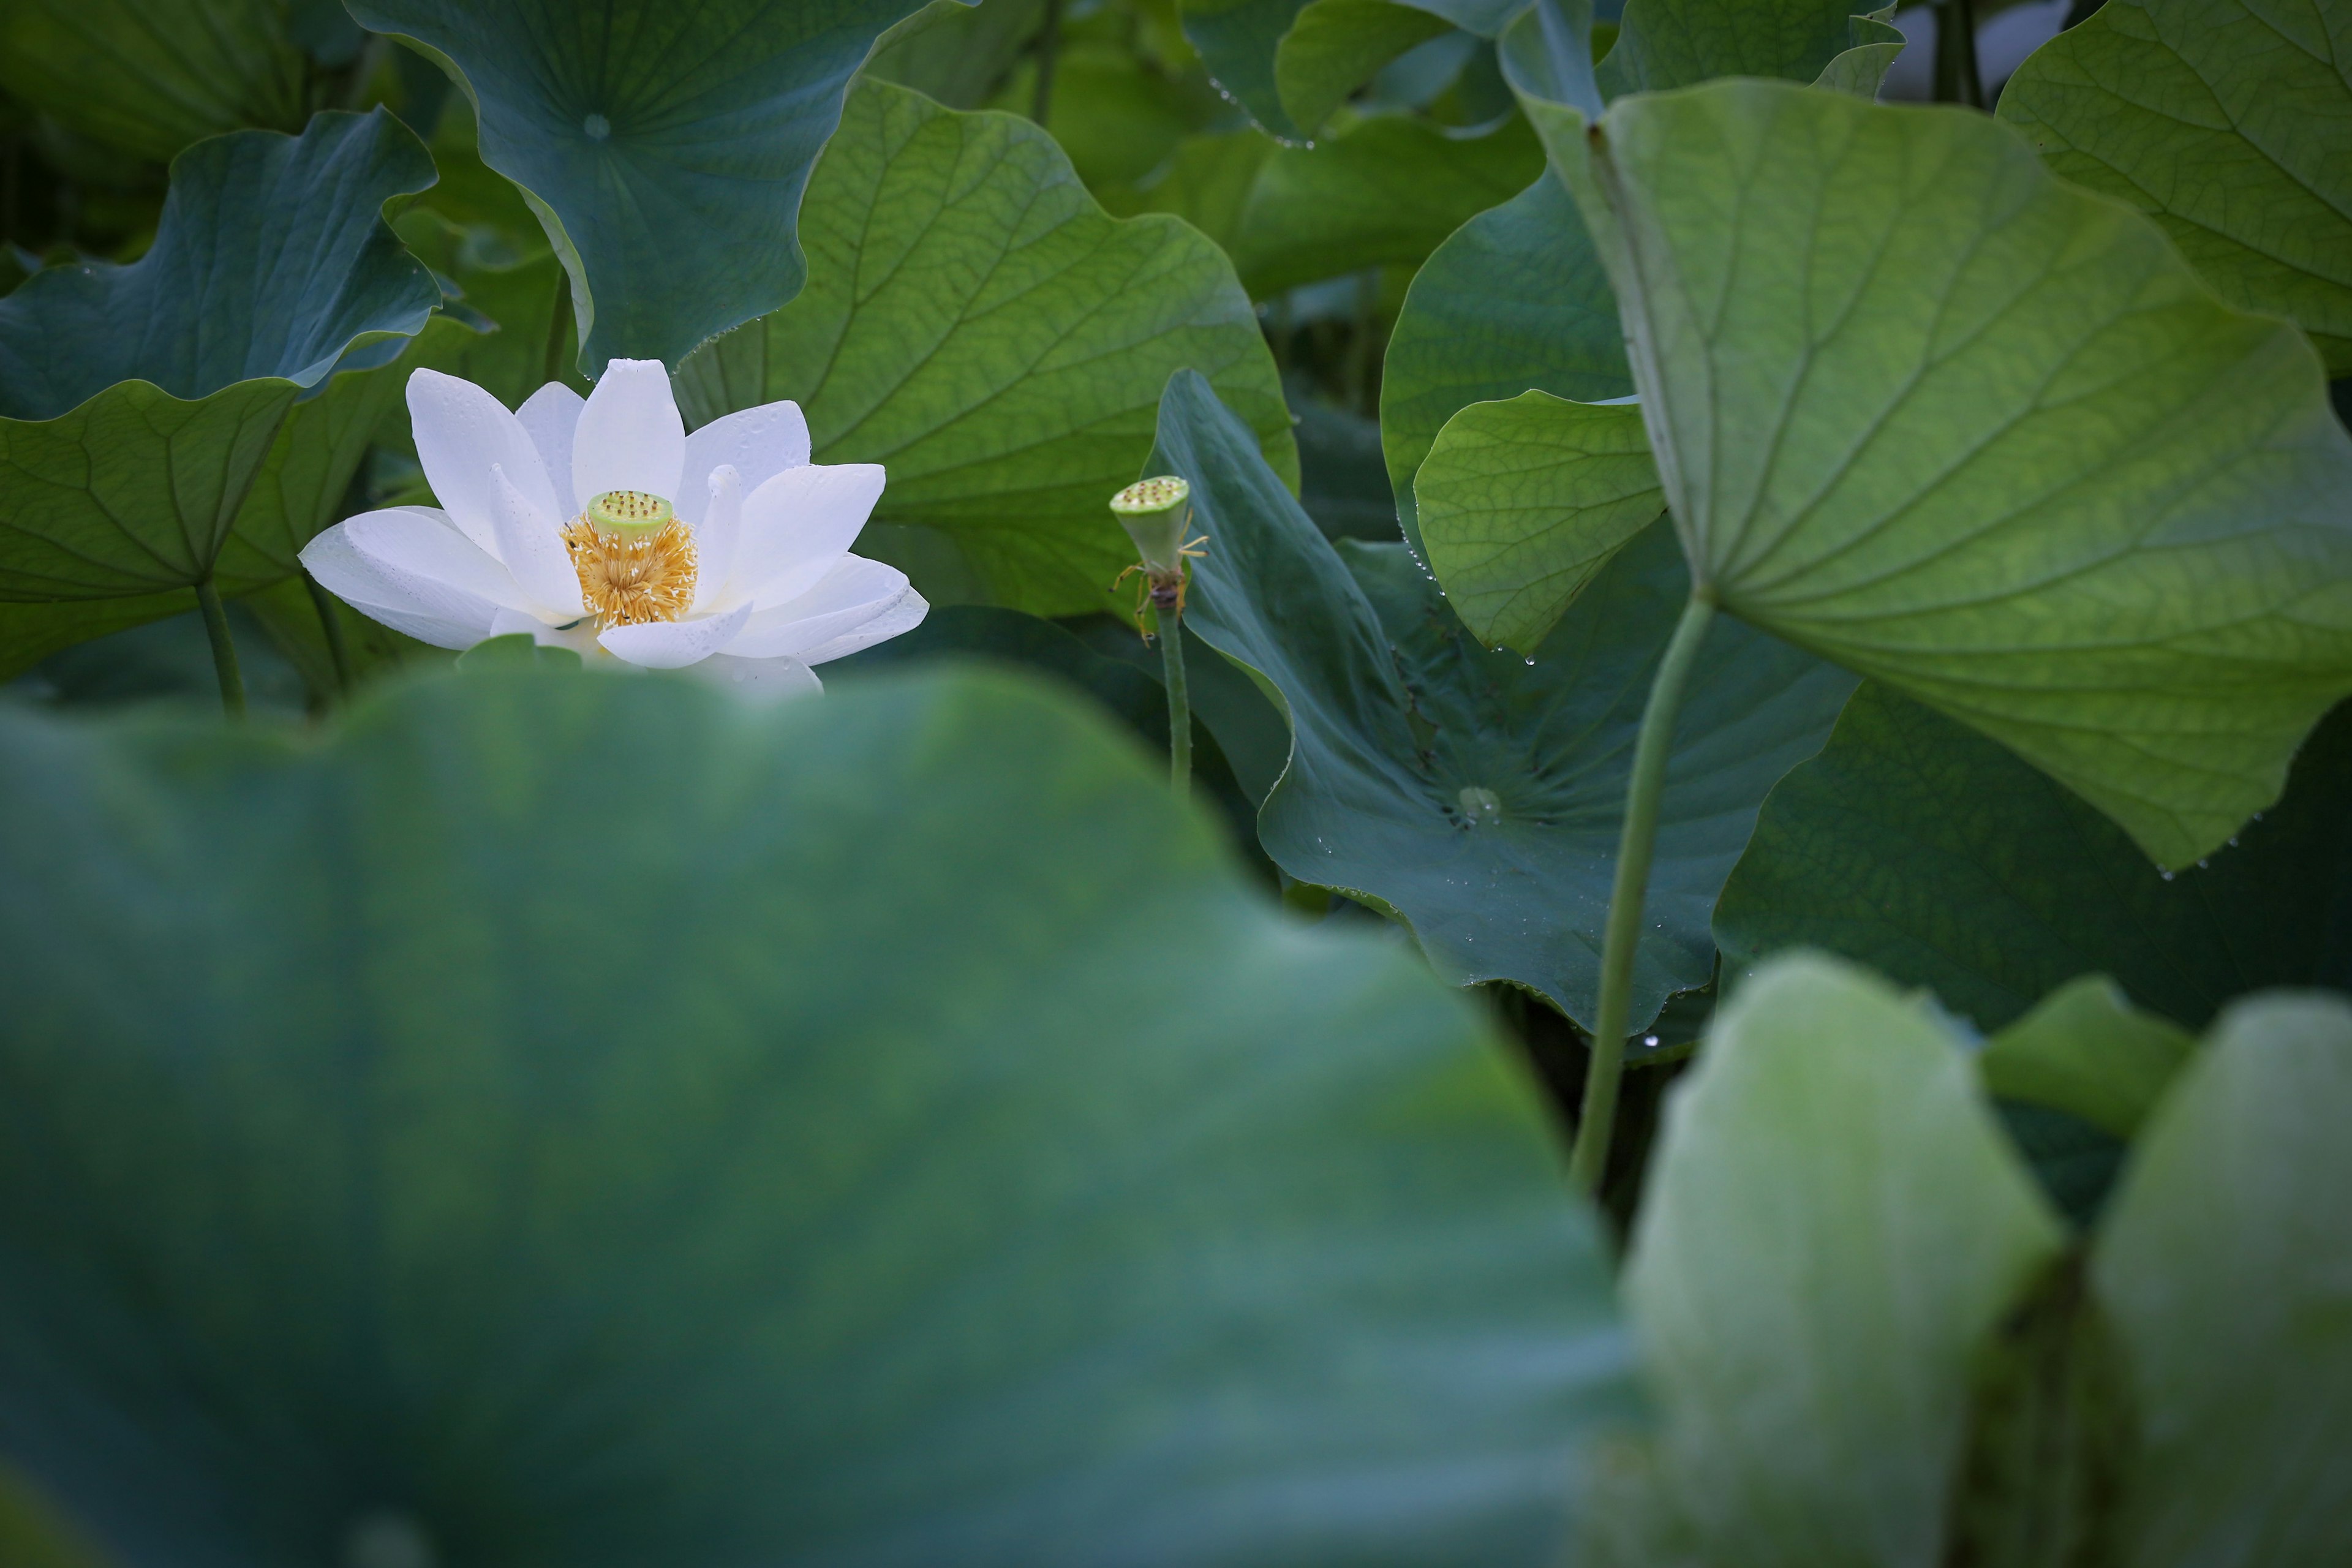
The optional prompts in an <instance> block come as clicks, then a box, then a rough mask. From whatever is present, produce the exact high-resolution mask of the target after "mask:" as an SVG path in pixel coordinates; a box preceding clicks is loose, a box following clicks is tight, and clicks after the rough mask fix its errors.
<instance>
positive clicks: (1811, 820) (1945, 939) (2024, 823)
mask: <svg viewBox="0 0 2352 1568" xmlns="http://www.w3.org/2000/svg"><path fill="white" fill-rule="evenodd" d="M2348 851H2352V709H2347V710H2338V711H2337V712H2336V713H2335V714H2334V715H2332V716H2330V717H2329V719H2328V720H2327V721H2326V722H2325V723H2323V724H2322V725H2320V727H2319V728H2318V730H2317V731H2315V732H2314V733H2313V735H2312V737H2311V738H2310V740H2308V741H2306V742H2305V743H2304V748H2303V752H2302V754H2301V755H2300V756H2298V757H2297V758H2296V759H2295V764H2294V773H2292V774H2291V775H2290V776H2289V778H2288V781H2287V788H2286V794H2285V795H2284V798H2282V799H2281V800H2280V802H2279V803H2278V805H2276V806H2275V807H2273V808H2272V809H2271V810H2268V811H2265V812H2263V814H2262V817H2261V820H2260V821H2257V822H2252V823H2249V824H2248V825H2247V826H2246V827H2245V828H2244V829H2243V830H2242V831H2241V832H2240V833H2239V835H2238V842H2237V843H2236V844H2235V845H2232V846H2227V847H2223V848H2222V849H2221V851H2220V852H2219V853H2217V854H2215V855H2214V856H2212V857H2211V858H2210V863H2209V864H2208V865H2205V866H2202V867H2192V868H2188V869H2185V870H2182V871H2180V872H2179V873H2176V874H2174V875H2171V876H2167V875H2166V874H2165V873H2163V872H2161V871H2158V869H2157V868H2155V867H2154V866H2153V865H2151V864H2150V863H2149V861H2148V858H2147V855H2146V854H2145V853H2143V852H2142V851H2141V850H2140V849H2139V848H2138V847H2137V846H2135V845H2134V844H2133V843H2132V841H2131V840H2130V839H2129V838H2128V837H2126V836H2125V834H2124V833H2123V832H2122V830H2121V829H2119V828H2117V827H2116V826H2115V825H2114V824H2113V823H2111V822H2109V821H2107V820H2106V819H2105V817H2103V816H2100V815H2099V813H2098V812H2096V811H2095V810H2094V809H2092V808H2091V807H2090V806H2089V805H2086V804H2085V803H2084V801H2083V800H2082V799H2081V798H2080V797H2078V796H2076V795H2074V794H2072V793H2071V792H2069V791H2067V790H2065V789H2063V788H2062V787H2060V786H2059V785H2058V784H2054V783H2053V782H2052V781H2051V780H2050V779H2048V778H2047V777H2045V776H2043V775H2042V774H2041V773H2036V772H2035V771H2034V770H2033V769H2032V768H2030V767H2027V766H2026V765H2025V764H2024V763H2021V762H2019V761H2018V760H2017V759H2016V758H2015V757H2014V756H2012V755H2011V754H2010V753H2009V752H2005V751H2003V750H2002V749H2001V748H2000V747H1999V746H1997V745H1995V744H1993V743H1992V742H1990V741H1988V740H1986V739H1985V738H1984V737H1983V736H1981V735H1979V734H1976V733H1975V732H1974V731H1970V730H1968V729H1967V728H1965V727H1963V726H1962V725H1959V724H1958V723H1955V722H1954V721H1951V720H1949V719H1947V718H1945V717H1943V716H1942V715H1941V714H1938V713H1936V712H1934V711H1932V710H1929V709H1927V708H1924V707H1922V706H1920V705H1919V704H1917V703H1916V702H1912V701H1909V700H1906V699H1904V698H1902V697H1900V696H1897V695H1896V694H1895V693H1894V692H1892V691H1889V690H1888V689H1886V688H1885V687H1883V686H1880V685H1878V684H1877V683H1876V682H1866V683H1865V684H1864V687H1863V689H1861V691H1859V692H1857V693H1856V694H1855V696H1854V699H1853V701H1852V702H1850V703H1848V704H1847V705H1846V710H1845V712H1844V714H1843V716H1842V717H1841V718H1840V719H1839V721H1838V725H1837V730H1836V732H1835V733H1834V734H1832V736H1831V737H1830V742H1829V744H1828V745H1827V746H1826V747H1824V748H1823V749H1822V752H1821V754H1820V755H1819V756H1817V757H1814V758H1812V759H1811V761H1809V762H1806V763H1802V764H1801V765H1800V766H1799V767H1798V768H1797V769H1796V770H1795V771H1793V772H1792V773H1790V774H1789V776H1788V777H1787V778H1785V779H1783V780H1781V781H1780V784H1779V785H1778V786H1777V787H1775V788H1774V790H1773V791H1772V795H1771V798H1770V799H1769V800H1767V801H1766V802H1765V803H1764V810H1763V814H1762V816H1760V817H1759V819H1758V821H1757V825H1756V833H1755V837H1753V838H1752V839H1750V840H1749V843H1748V853H1747V854H1746V855H1745V856H1744V857H1742V858H1741V860H1740V863H1739V868H1738V870H1737V871H1735V872H1734V873H1733V874H1732V877H1731V880H1730V883H1729V884H1728V885H1727V887H1726V888H1725V889H1724V890H1723V900H1722V902H1721V904H1720V905H1718V906H1717V910H1716V920H1715V934H1716V940H1717V942H1720V943H1721V944H1722V947H1723V952H1724V963H1725V965H1726V967H1727V969H1731V970H1737V969H1739V968H1742V967H1745V966H1748V965H1750V964H1753V963H1756V962H1757V961H1758V960H1759V959H1760V958H1762V957H1763V956H1765V955H1766V954H1769V953H1770V952H1775V951H1777V950H1780V949H1781V948H1786V947H1795V946H1812V947H1826V948H1831V949H1832V950H1834V951H1836V952H1841V953H1843V954H1845V955H1846V956H1848V957H1850V958H1854V959H1857V960H1860V961H1861V962H1862V963H1867V964H1869V965H1870V966H1871V967H1872V968H1874V969H1876V970H1878V971H1879V972H1880V973H1884V974H1886V975H1888V976H1890V977H1892V978H1893V979H1895V981H1897V982H1899V983H1901V984H1906V985H1920V986H1926V987H1928V988H1930V989H1932V990H1933V991H1934V992H1935V993H1936V994H1937V995H1938V996H1940V997H1942V998H1943V1000H1944V1002H1945V1004H1946V1005H1948V1006H1950V1007H1952V1008H1954V1009H1955V1010H1956V1011H1958V1012H1959V1013H1962V1014H1965V1015H1967V1016H1969V1017H1970V1018H1972V1019H1974V1020H1975V1022H1976V1023H1977V1024H1978V1026H1980V1027H1982V1028H1985V1029H1989V1030H1990V1029H2000V1028H2003V1027H2006V1026H2008V1025H2010V1024H2011V1023H2012V1022H2013V1021H2015V1020H2016V1019H2017V1018H2018V1017H2020V1016H2022V1015H2023V1014H2024V1013H2025V1012H2026V1010H2027V1009H2029V1008H2030V1007H2032V1005H2034V1004H2035V1003H2036V1002H2037V1001H2039V1000H2040V999H2041V998H2042V996H2043V995H2044V994H2046V993H2048V992H2051V991H2053V990H2055V989H2056V988H2058V987H2059V986H2060V985H2063V984H2065V983H2066V982H2067V981H2069V980H2071V979H2073V978H2074V977H2075V976H2076V975H2080V974H2090V973H2103V974H2107V975H2110V976H2112V977H2114V979H2115V980H2116V983H2117V984H2120V985H2121V986H2122V987H2123V989H2124V992H2125V994H2127V995H2128V996H2130V998H2131V999H2132V1000H2133V1001H2134V1002H2136V1003H2137V1004H2138V1005H2141V1006H2143V1007H2147V1008H2150V1009H2152V1010H2154V1011H2156V1012H2158V1013H2160V1014H2162V1015H2164V1016H2167V1017H2169V1018H2171V1019H2173V1020H2174V1021H2175V1022H2177V1023H2179V1024H2182V1025H2185V1026H2188V1027H2189V1028H2193V1029H2201V1028H2203V1027H2204V1026H2205V1025H2206V1024H2207V1023H2208V1022H2209V1021H2210V1019H2211V1018H2212V1016H2213V1015H2214V1014H2215V1013H2216V1012H2218V1011H2219V1010H2220V1009H2221V1005H2222V1004H2224V1003H2225V1002H2227V1001H2228V1000H2229V999H2230V998H2231V997H2233V996H2241V995H2243V994H2245V993H2247V992H2249V991H2252V990H2255V989H2258V988H2260V987H2263V986H2266V985H2332V986H2340V987H2345V988H2352V860H2347V852H2348Z"/></svg>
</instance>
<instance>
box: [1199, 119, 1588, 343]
mask: <svg viewBox="0 0 2352 1568" xmlns="http://www.w3.org/2000/svg"><path fill="white" fill-rule="evenodd" d="M1542 172H1543V149H1542V148H1541V147H1540V146H1538V144H1537V142H1536V139H1535V137H1534V136H1533V135H1532V134H1531V133H1529V132H1528V127H1527V122H1526V121H1524V120H1522V119H1520V118H1519V117H1517V115H1514V116H1512V117H1511V118H1510V119H1509V120H1507V121H1505V122H1504V123H1503V125H1502V127H1501V128H1500V129H1498V130H1496V131H1491V132H1486V134H1484V135H1480V136H1465V135H1460V134H1456V133H1454V132H1449V131H1447V130H1446V129H1444V127H1442V126H1438V125H1433V124H1431V123H1429V122H1428V121H1423V120H1418V119H1415V118H1412V117H1411V116H1409V115H1399V114H1383V115H1378V116H1374V117H1371V118H1369V119H1365V120H1360V121H1357V122H1356V123H1355V124H1353V125H1350V126H1349V127H1348V128H1347V129H1345V130H1343V131H1341V132H1338V133H1337V134H1335V135H1332V136H1328V137H1326V138H1325V139H1324V140H1322V141H1320V142H1317V143H1316V144H1315V145H1314V146H1312V147H1282V148H1277V149H1276V150H1275V152H1274V153H1273V155H1272V156H1270V157H1269V158H1267V159H1266V161H1265V166H1264V167H1262V168H1261V169H1260V170H1259V171H1258V176H1257V183H1256V184H1255V186H1253V187H1252V189H1251V191H1250V199H1249V204H1248V205H1247V206H1246V207H1245V208H1244V210H1243V213H1242V218H1241V226H1240V229H1239V231H1238V232H1237V233H1236V234H1235V235H1234V242H1233V253H1234V266H1235V267H1237V268H1240V270H1241V275H1242V281H1243V282H1244V283H1245V284H1247V285H1248V286H1249V290H1250V293H1251V295H1252V296H1253V297H1255V298H1259V299H1263V298H1265V296H1267V295H1269V294H1278V293H1281V292H1282V291H1283V290H1284V289H1290V288H1294V287H1296V286H1297V285H1298V284H1301V283H1312V282H1315V281H1317V280H1318V279H1325V278H1336V277H1339V276H1340V275H1341V274H1343V273H1348V272H1358V271H1361V270H1362V269H1363V268H1368V267H1377V266H1381V265H1383V264H1394V265H1398V266H1404V267H1418V266H1419V265H1420V264H1421V263H1422V261H1423V259H1424V258H1426V257H1428V255H1429V254H1430V253H1431V252H1432V251H1433V250H1434V249H1436V248H1437V247H1438V246H1439V245H1441V244H1442V243H1444V239H1445V237H1446V236H1448V235H1450V234H1452V233H1453V232H1454V230H1455V229H1456V228H1458V227H1460V226H1462V224H1463V223H1464V222H1465V221H1466V220H1467V219H1469V218H1470V217H1471V216H1475V214H1477V213H1479V212H1482V211H1484V210H1485V209H1486V208H1487V207H1490V206H1493V205H1496V204H1497V203H1499V202H1503V201H1507V200H1508V199H1509V198H1510V197H1511V196H1512V195H1514V194H1515V193H1517V192H1518V191H1519V190H1521V189H1523V188H1525V186H1526V185H1527V184H1528V181H1529V180H1532V179H1534V178H1535V177H1536V176H1537V175H1538V174H1541V173H1542Z"/></svg>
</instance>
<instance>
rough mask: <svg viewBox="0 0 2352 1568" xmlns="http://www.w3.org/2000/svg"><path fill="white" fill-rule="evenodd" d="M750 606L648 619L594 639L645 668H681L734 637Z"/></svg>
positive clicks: (621, 656) (749, 612)
mask: <svg viewBox="0 0 2352 1568" xmlns="http://www.w3.org/2000/svg"><path fill="white" fill-rule="evenodd" d="M750 616H751V606H750V605H739V606H737V607H736V608H734V609H732V610H730V611H728V612H727V613H726V614H725V615H723V616H704V617H703V618H702V619H700V620H698V621H647V622H646V623H645V624H644V625H643V626H614V628H612V630H610V631H608V632H606V633H605V634H604V636H603V637H598V638H597V639H596V640H597V641H598V642H600V643H602V644H604V649H605V651H606V652H608V653H610V654H612V655H613V656H614V657H615V658H625V659H627V660H628V661H629V662H630V663H631V664H641V665H643V666H645V667H646V668H647V669H680V668H684V667H686V666H687V665H689V664H698V663H700V662H701V661H702V660H704V659H706V658H709V657H710V656H711V655H712V654H714V653H717V652H718V651H719V649H720V648H722V647H726V646H727V645H728V644H729V643H730V642H733V641H734V640H735V634H736V633H738V632H740V631H741V630H742V629H743V623H744V621H745V620H746V619H748V618H749V617H750Z"/></svg>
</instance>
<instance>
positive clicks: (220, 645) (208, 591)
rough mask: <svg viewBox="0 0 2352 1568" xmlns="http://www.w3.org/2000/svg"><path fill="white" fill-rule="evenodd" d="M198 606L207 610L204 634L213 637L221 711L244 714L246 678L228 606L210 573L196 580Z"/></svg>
mask: <svg viewBox="0 0 2352 1568" xmlns="http://www.w3.org/2000/svg"><path fill="white" fill-rule="evenodd" d="M196 607H197V608H199V609H201V610H202V611H204V613H205V636H206V637H210V638H211V639H212V644H213V670H214V673H215V674H217V675H218V676H219V677H220V689H221V711H222V712H223V713H226V715H227V716H228V717H230V718H232V719H242V718H244V717H245V678H244V677H243V676H241V675H239V674H238V673H237V669H236V643H235V642H233V641H231V640H230V639H229V635H228V610H227V608H226V606H225V605H222V604H221V596H220V589H219V588H217V587H215V585H214V584H213V580H212V578H211V577H210V576H209V575H207V576H206V577H205V580H204V581H203V582H201V583H198V584H196Z"/></svg>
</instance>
